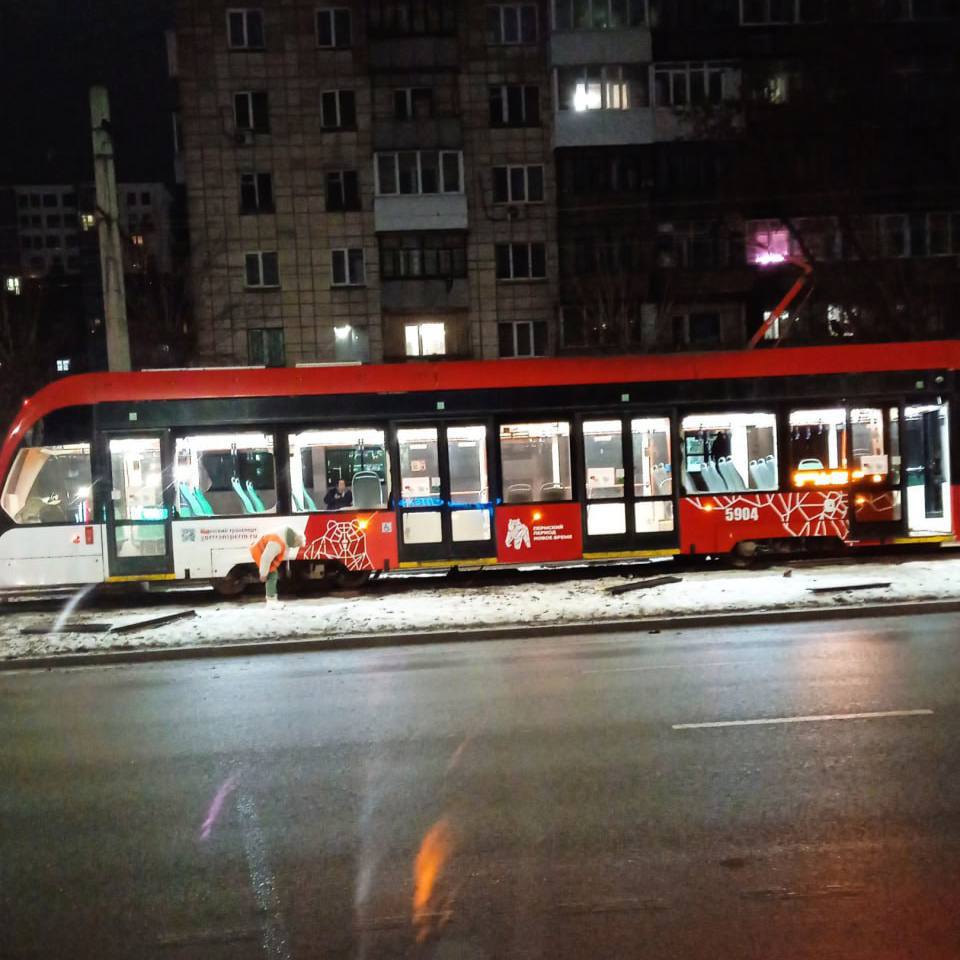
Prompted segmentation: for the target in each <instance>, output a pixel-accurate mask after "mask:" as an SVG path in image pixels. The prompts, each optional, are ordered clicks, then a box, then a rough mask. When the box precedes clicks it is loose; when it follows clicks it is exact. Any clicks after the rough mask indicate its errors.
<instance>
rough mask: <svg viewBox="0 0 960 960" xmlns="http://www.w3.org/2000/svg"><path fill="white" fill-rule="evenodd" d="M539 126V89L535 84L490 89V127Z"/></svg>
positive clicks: (517, 84)
mask: <svg viewBox="0 0 960 960" xmlns="http://www.w3.org/2000/svg"><path fill="white" fill-rule="evenodd" d="M539 125H540V88H539V87H538V86H537V85H536V84H521V83H507V84H502V85H500V86H495V87H491V88H490V126H491V127H536V126H539Z"/></svg>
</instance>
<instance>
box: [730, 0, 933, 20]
mask: <svg viewBox="0 0 960 960" xmlns="http://www.w3.org/2000/svg"><path fill="white" fill-rule="evenodd" d="M914 2H916V0H914ZM825 14H826V0H740V22H741V23H743V24H765V23H819V22H821V21H823V20H824V19H825Z"/></svg>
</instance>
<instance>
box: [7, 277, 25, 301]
mask: <svg viewBox="0 0 960 960" xmlns="http://www.w3.org/2000/svg"><path fill="white" fill-rule="evenodd" d="M4 287H5V288H6V291H7V293H10V294H12V295H13V296H15V297H19V296H20V292H21V289H22V287H21V284H20V278H19V277H7V279H6V282H5V283H4Z"/></svg>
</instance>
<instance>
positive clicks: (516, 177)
mask: <svg viewBox="0 0 960 960" xmlns="http://www.w3.org/2000/svg"><path fill="white" fill-rule="evenodd" d="M493 202H494V203H543V165H542V164H539V163H536V164H527V165H518V166H506V167H494V168H493Z"/></svg>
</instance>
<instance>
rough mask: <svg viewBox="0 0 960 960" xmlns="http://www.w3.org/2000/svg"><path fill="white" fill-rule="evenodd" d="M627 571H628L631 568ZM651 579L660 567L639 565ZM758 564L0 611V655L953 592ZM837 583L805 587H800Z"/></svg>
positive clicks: (912, 564)
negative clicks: (169, 617) (111, 629)
mask: <svg viewBox="0 0 960 960" xmlns="http://www.w3.org/2000/svg"><path fill="white" fill-rule="evenodd" d="M636 572H637V571H630V573H636ZM649 572H650V574H651V575H656V574H659V573H669V572H670V571H669V570H664V569H658V570H651V571H649ZM785 572H786V571H785V568H783V567H779V568H772V569H768V570H761V571H750V570H743V571H740V570H717V571H698V572H694V573H691V572H685V573H682V574H681V576H682V580H681V582H679V583H670V584H664V585H661V586H657V587H652V588H649V589H643V590H634V591H630V592H628V593H624V594H622V595H619V596H615V595H611V594H610V593H608V592H607V588H608V587H611V586H614V585H616V584H619V583H627V582H631V581H632V580H633V577H631V576H618V577H606V578H602V579H594V578H583V577H580V578H578V577H577V576H576V572H572V573H571V578H570V579H567V580H563V581H560V582H552V583H540V582H527V583H521V584H510V585H493V584H488V585H485V586H475V587H456V586H429V585H427V584H428V583H429V581H426V582H425V583H424V585H423V586H422V588H419V589H412V590H407V591H402V592H396V593H389V592H388V593H381V594H378V593H375V592H372V593H367V594H363V593H361V594H360V595H359V596H353V597H343V596H321V597H311V598H306V599H297V600H290V601H287V602H286V603H284V604H281V605H280V606H279V607H278V608H277V609H270V610H268V609H266V607H265V605H264V604H263V602H262V601H260V600H256V599H254V598H244V599H242V600H234V601H223V602H219V603H215V604H210V605H204V606H199V607H198V608H197V610H196V616H195V617H194V618H192V619H188V620H182V621H180V622H177V623H172V624H168V625H166V626H162V627H157V628H154V629H152V630H145V631H143V632H140V633H121V634H117V633H100V634H96V633H72V632H71V633H49V634H43V635H24V634H22V633H21V632H20V631H21V629H22V628H24V627H32V628H36V627H49V626H50V625H51V623H52V619H53V618H52V617H51V615H50V614H39V613H24V614H17V615H6V616H3V617H0V658H3V659H14V658H23V657H41V656H49V655H51V654H61V653H75V652H80V651H102V650H131V649H151V648H154V649H155V648H174V647H193V646H218V645H223V644H230V643H238V642H241V643H242V642H253V641H262V640H298V639H307V638H313V639H323V638H329V639H333V638H336V637H345V636H364V635H369V636H373V635H378V634H411V633H426V632H430V631H436V630H443V631H451V630H454V631H455V630H467V629H473V630H476V629H482V628H496V627H509V626H518V625H546V624H564V623H570V624H573V623H584V622H605V621H617V620H624V619H630V620H635V619H638V618H651V619H654V618H655V619H662V618H672V617H689V616H698V615H705V614H733V613H749V612H754V613H759V612H763V611H778V610H811V611H812V610H816V609H817V608H822V609H825V610H827V609H830V608H836V607H837V605H838V604H844V605H847V606H850V607H855V606H873V605H876V604H878V603H888V602H889V603H903V602H909V601H920V600H960V558H942V559H934V560H923V561H909V562H904V563H891V562H883V563H876V562H871V563H861V564H856V565H851V564H842V565H841V564H823V565H819V566H816V567H806V568H798V569H795V570H793V571H792V572H791V574H790V575H789V576H785V575H784V574H785ZM876 581H890V586H889V587H886V588H881V589H869V590H856V591H845V590H843V589H842V588H843V587H844V586H849V585H851V584H856V583H869V582H876ZM831 586H835V587H837V590H836V591H835V592H834V591H828V592H826V593H812V592H811V591H810V588H811V587H831ZM177 609H178V608H176V607H171V606H170V605H169V604H166V605H164V606H162V607H156V608H153V607H143V606H137V607H136V609H134V610H126V611H118V610H113V611H104V610H93V611H89V612H88V611H81V612H79V613H77V614H75V615H73V616H72V617H70V618H69V620H68V625H73V624H84V623H91V622H103V621H109V622H110V623H112V624H114V625H115V626H122V625H123V624H125V623H130V622H133V621H138V620H143V619H147V618H149V617H151V616H162V615H165V614H170V613H172V612H175V611H176V610H177Z"/></svg>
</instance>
